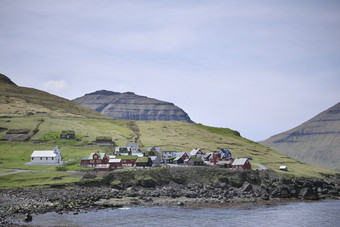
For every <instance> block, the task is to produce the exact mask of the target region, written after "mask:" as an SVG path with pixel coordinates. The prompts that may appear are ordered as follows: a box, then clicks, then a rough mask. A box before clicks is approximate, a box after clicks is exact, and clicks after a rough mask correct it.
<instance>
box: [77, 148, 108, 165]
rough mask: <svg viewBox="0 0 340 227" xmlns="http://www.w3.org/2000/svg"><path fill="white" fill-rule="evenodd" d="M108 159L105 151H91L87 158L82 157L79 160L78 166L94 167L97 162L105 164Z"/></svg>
mask: <svg viewBox="0 0 340 227" xmlns="http://www.w3.org/2000/svg"><path fill="white" fill-rule="evenodd" d="M108 161H109V158H108V156H107V155H106V154H105V153H100V152H96V153H91V154H90V156H89V157H88V158H82V159H81V160H80V166H82V167H95V166H97V165H99V164H107V163H108Z"/></svg>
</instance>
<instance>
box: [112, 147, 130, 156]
mask: <svg viewBox="0 0 340 227" xmlns="http://www.w3.org/2000/svg"><path fill="white" fill-rule="evenodd" d="M131 153H132V152H131V148H130V147H116V148H115V154H116V155H131Z"/></svg>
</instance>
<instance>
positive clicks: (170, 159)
mask: <svg viewBox="0 0 340 227" xmlns="http://www.w3.org/2000/svg"><path fill="white" fill-rule="evenodd" d="M175 158H176V156H175V157H171V158H168V159H167V160H166V163H169V164H173V163H174V160H175Z"/></svg>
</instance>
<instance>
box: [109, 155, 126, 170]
mask: <svg viewBox="0 0 340 227" xmlns="http://www.w3.org/2000/svg"><path fill="white" fill-rule="evenodd" d="M109 164H110V169H117V168H122V167H123V164H122V159H117V158H111V157H110V160H109Z"/></svg>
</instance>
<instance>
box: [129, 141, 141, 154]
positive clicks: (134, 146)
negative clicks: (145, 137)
mask: <svg viewBox="0 0 340 227" xmlns="http://www.w3.org/2000/svg"><path fill="white" fill-rule="evenodd" d="M126 147H127V148H128V149H129V150H130V151H131V152H132V153H137V152H139V144H138V143H127V144H126Z"/></svg>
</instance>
